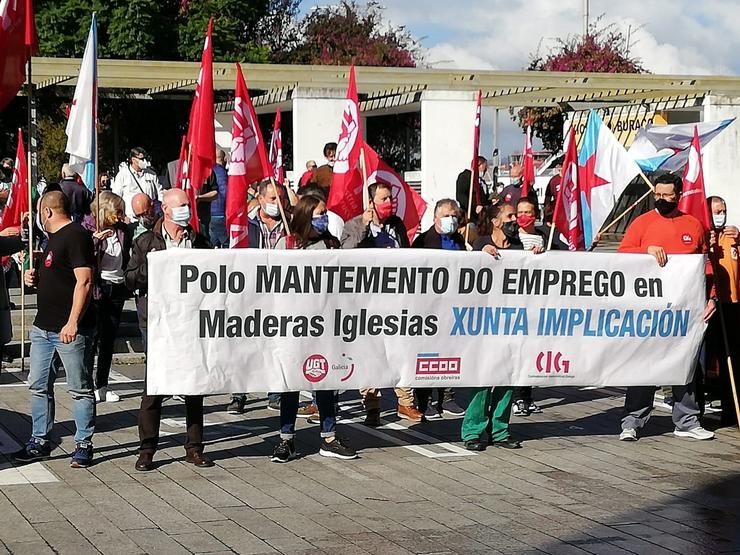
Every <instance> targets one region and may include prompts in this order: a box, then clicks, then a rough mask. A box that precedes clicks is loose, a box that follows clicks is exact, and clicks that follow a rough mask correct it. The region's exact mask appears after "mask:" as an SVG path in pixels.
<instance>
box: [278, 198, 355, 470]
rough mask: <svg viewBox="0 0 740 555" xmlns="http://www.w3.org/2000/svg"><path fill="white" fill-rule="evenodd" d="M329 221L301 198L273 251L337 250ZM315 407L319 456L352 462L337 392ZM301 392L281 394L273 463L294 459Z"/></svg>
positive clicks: (319, 397)
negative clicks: (339, 427) (341, 431)
mask: <svg viewBox="0 0 740 555" xmlns="http://www.w3.org/2000/svg"><path fill="white" fill-rule="evenodd" d="M328 226H329V218H328V216H327V214H326V204H325V203H324V201H323V200H322V199H320V198H318V197H315V196H312V195H304V196H303V197H301V200H299V201H298V204H296V206H295V209H294V213H293V220H292V221H291V231H292V234H291V235H290V236H289V238H287V237H281V238H280V240H279V241H278V243H277V244H276V246H275V248H276V249H284V248H287V246H288V245H289V244H290V243H291V242H292V246H293V247H294V248H296V249H306V250H323V249H338V248H339V240H338V239H337V238H336V237H334V236H332V235H331V234H330V233H329V232H328ZM314 396H315V403H316V406H317V407H318V410H319V425H320V426H321V448H320V450H319V454H320V455H322V456H324V457H333V458H336V459H354V458H356V457H357V453H356V452H355V450H354V449H352V448H351V447H349V446H348V445H345V444H344V443H343V442H342V440H341V439H340V438H338V437H336V435H335V429H336V424H337V409H336V400H337V392H336V391H316V392H315V393H314ZM299 397H300V392H298V391H289V392H286V393H281V394H280V443H279V444H278V446H277V447H275V450H274V451H273V453H272V458H271V459H270V460H272V462H278V463H284V462H288V461H290V460H291V459H294V458H295V457H296V450H295V441H294V438H295V421H296V418H297V417H298V405H299Z"/></svg>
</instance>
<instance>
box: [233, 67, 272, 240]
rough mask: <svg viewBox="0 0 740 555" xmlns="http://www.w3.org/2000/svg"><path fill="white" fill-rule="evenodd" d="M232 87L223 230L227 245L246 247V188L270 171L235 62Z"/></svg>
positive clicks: (239, 71) (257, 124)
mask: <svg viewBox="0 0 740 555" xmlns="http://www.w3.org/2000/svg"><path fill="white" fill-rule="evenodd" d="M235 89H236V96H235V98H234V115H233V120H232V122H233V123H232V126H231V157H230V163H229V182H228V186H227V189H226V229H227V230H228V232H229V247H231V248H246V247H248V246H249V237H248V236H247V189H248V188H249V186H250V185H251V184H252V183H256V182H259V181H262V180H263V179H266V178H269V177H270V176H271V175H272V171H273V170H272V166H271V165H270V163H269V162H268V160H267V153H266V152H265V143H264V141H263V140H262V131H261V130H260V126H259V122H258V121H257V115H256V114H255V112H254V105H253V104H252V99H251V98H250V97H249V90H248V89H247V85H246V84H245V83H244V75H243V74H242V68H241V66H240V65H239V64H236V87H235Z"/></svg>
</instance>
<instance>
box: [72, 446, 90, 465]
mask: <svg viewBox="0 0 740 555" xmlns="http://www.w3.org/2000/svg"><path fill="white" fill-rule="evenodd" d="M92 460H93V447H92V443H78V444H77V447H76V448H75V452H74V454H73V455H72V460H71V461H70V462H69V466H71V467H72V468H87V467H88V466H90V465H92Z"/></svg>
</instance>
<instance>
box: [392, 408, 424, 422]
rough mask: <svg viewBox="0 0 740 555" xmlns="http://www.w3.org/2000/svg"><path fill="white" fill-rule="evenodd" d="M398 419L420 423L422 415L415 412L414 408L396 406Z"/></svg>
mask: <svg viewBox="0 0 740 555" xmlns="http://www.w3.org/2000/svg"><path fill="white" fill-rule="evenodd" d="M398 418H405V419H406V420H411V422H421V421H422V419H423V418H424V413H423V412H419V411H418V410H416V407H408V406H405V405H398Z"/></svg>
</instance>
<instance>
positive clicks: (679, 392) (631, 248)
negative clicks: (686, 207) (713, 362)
mask: <svg viewBox="0 0 740 555" xmlns="http://www.w3.org/2000/svg"><path fill="white" fill-rule="evenodd" d="M682 188H683V181H682V179H681V178H680V177H679V176H677V175H671V174H666V175H662V176H660V177H658V179H657V180H656V182H655V193H654V197H655V210H652V211H650V212H648V213H646V214H643V215H642V216H640V217H639V218H637V219H636V220H635V221H634V222H632V224H631V225H630V226H629V228H627V233H625V236H624V239H623V240H622V243H621V244H620V245H619V252H628V253H647V254H651V255H653V256H654V257H655V259H656V260H657V261H658V264H659V265H660V266H665V265H666V264H667V263H668V255H669V254H706V253H707V251H708V249H707V243H706V240H705V235H704V229H703V227H702V225H701V223H700V222H699V221H698V220H697V219H696V218H694V217H693V216H690V215H688V214H683V213H682V212H681V211H679V210H678V200H679V198H680V197H681V191H682ZM706 272H707V276H708V277H713V276H712V267H711V265H710V264H709V263H708V262H707V269H706ZM716 308H717V301H716V297H715V296H714V286H712V287H711V293H710V298H709V300H708V301H707V305H706V308H705V310H704V321H705V322H707V321H709V319H710V318H711V317H712V314H714V311H715V310H716ZM700 372H701V369H700V368H696V369H695V371H694V376H693V379H692V380H691V383H689V384H687V385H674V386H673V399H674V403H673V423H674V425H675V426H676V429H675V430H674V432H673V433H674V434H675V435H676V436H677V437H686V438H692V439H700V440H705V439H712V438H713V437H714V432H710V431H709V430H705V429H704V428H702V427H701V424H700V423H699V414H700V408H699V405H698V403H697V400H696V388H697V383H699V381H700V375H699V373H700ZM654 393H655V388H654V387H651V386H641V387H628V388H627V396H626V397H625V401H624V412H625V416H624V418H622V433H621V434H620V435H619V439H620V440H621V441H636V440H637V439H638V432H639V430H641V429H642V427H643V426H644V425H645V424H646V423H647V421H648V419H649V418H650V413H651V412H652V410H653V396H654Z"/></svg>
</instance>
